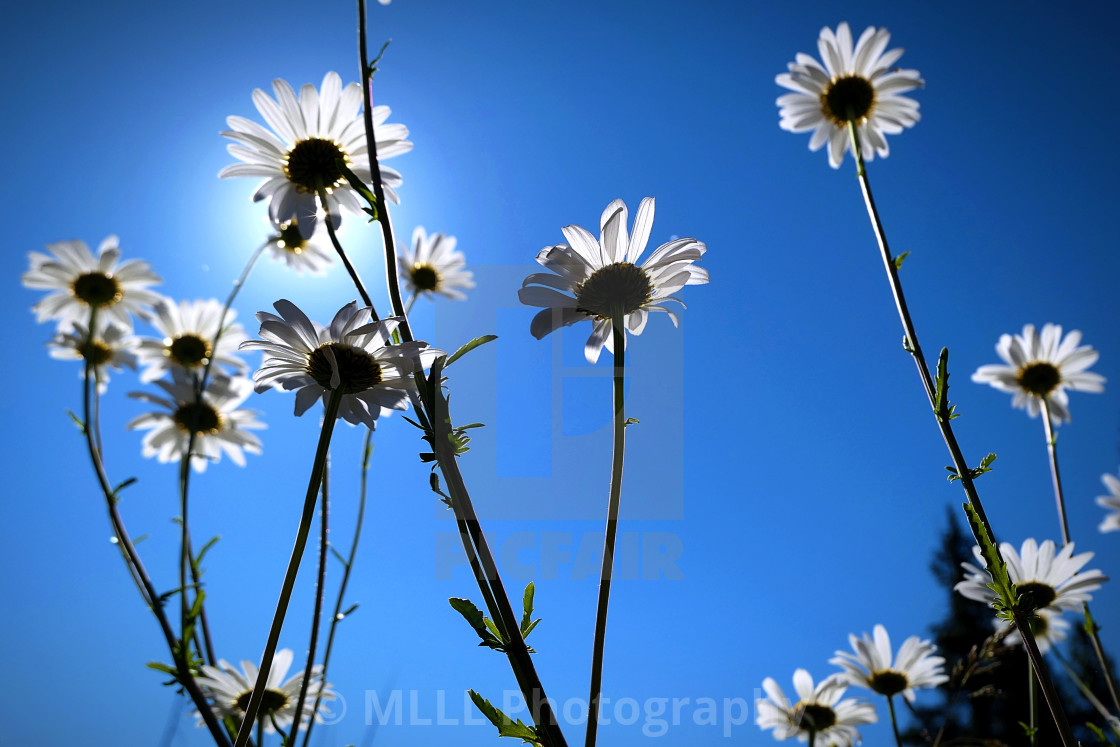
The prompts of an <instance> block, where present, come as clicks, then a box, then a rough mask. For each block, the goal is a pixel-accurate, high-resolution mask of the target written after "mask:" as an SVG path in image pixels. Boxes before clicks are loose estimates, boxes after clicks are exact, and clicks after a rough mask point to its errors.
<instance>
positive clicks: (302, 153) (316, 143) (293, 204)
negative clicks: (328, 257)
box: [218, 72, 412, 238]
mask: <svg viewBox="0 0 1120 747" xmlns="http://www.w3.org/2000/svg"><path fill="white" fill-rule="evenodd" d="M272 88H273V90H274V91H275V92H276V98H275V99H273V98H272V97H271V96H269V95H268V94H267V93H265V92H264V91H262V90H261V89H259V88H258V89H256V90H255V91H253V103H254V104H256V105H257V111H259V112H260V114H261V116H262V117H264V120H265V122H267V123H268V125H269V127H271V128H272V131H271V132H270V131H269V130H267V129H265V128H264V127H262V126H261V125H259V124H257V123H256V122H253V121H252V120H249V119H245V118H244V117H229V118H228V119H227V120H226V122H227V123H228V124H229V126H230V129H229V130H226V131H224V132H223V133H222V135H224V136H226V137H228V138H230V139H231V140H235V141H237V142H236V143H234V144H231V145H229V146H228V150H229V152H230V155H232V156H233V157H235V158H237V159H238V160H240V161H243V162H244V163H235V164H233V165H232V166H226V167H225V168H224V169H222V170H221V172H219V174H218V176H220V177H223V178H224V177H229V176H256V177H264V179H265V181H264V182H263V183H262V184H261V185H260V187H258V188H257V191H256V192H255V193H253V200H254V201H258V200H264V199H268V200H269V204H268V214H269V217H270V218H271V219H272V220H273V221H274V222H276V223H283V222H285V221H289V220H292V219H293V218H294V219H296V220H297V221H298V222H299V224H298V225H299V231H300V234H301V235H302V236H303V237H304V238H308V237H310V236H311V234H312V233H314V231H315V224H316V222H317V220H318V219H317V214H318V210H319V207H320V206H319V204H318V197H317V194H316V193H317V190H318V188H319V187H320V186H322V187H323V188H324V189H325V190H326V192H327V205H328V207H329V209H330V213H331V222H332V224H333V225H334V226H335V227H336V228H337V227H338V225H339V223H340V222H341V221H342V218H341V216H340V215H339V207H340V206H341V207H344V208H347V209H348V210H351V211H353V212H356V213H360V212H361V209H362V206H361V203H360V202H359V199H358V197H357V195H356V194H355V192H354V190H353V189H352V188H351V187H350V184H349V182H347V181H346V178H345V177H344V176H343V174H342V172H341V171H340V170H339V168H338V165H337V160H338V159H340V158H341V159H342V160H343V161H344V162H345V163H346V165H347V167H348V168H349V169H350V170H351V171H353V172H354V173H355V174H356V175H357V176H358V178H359V179H361V180H362V182H364V183H365V184H369V183H370V181H371V180H372V178H373V177H372V175H371V173H370V168H369V158H368V155H367V154H368V150H367V147H366V131H365V124H364V122H363V119H362V117H361V116H360V115H359V110H360V109H361V106H362V88H361V86H359V85H358V84H357V83H349V84H347V86H346V88H345V89H344V88H343V87H342V79H341V78H339V76H338V73H334V72H331V73H327V74H326V76H325V77H324V78H323V85H322V88H321V89H320V90H316V89H315V86H313V85H311V84H310V83H308V84H306V85H304V86H303V87H302V88H301V89H300V92H299V96H298V97H297V96H296V93H295V91H293V90H292V87H291V86H290V85H288V83H287V81H284V80H281V79H280V78H277V79H276V80H274V81H272ZM372 114H373V126H374V129H373V132H374V138H375V139H376V140H377V157H378V159H379V161H380V160H383V159H386V158H390V157H392V156H396V155H400V154H401V153H407V152H408V151H410V150H412V143H411V142H409V141H408V140H407V139H406V138H407V137H408V128H406V127H405V126H404V125H401V124H386V123H385V120H386V119H388V118H389V107H387V106H375V107H373V111H372ZM381 182H382V186H383V187H384V188H385V197H386V198H387V199H388V200H390V201H392V202H399V199H398V198H397V193H396V192H395V191H393V187H395V186H397V185H399V184H400V183H401V175H400V174H399V173H397V172H396V171H394V170H393V169H390V168H387V167H386V166H381Z"/></svg>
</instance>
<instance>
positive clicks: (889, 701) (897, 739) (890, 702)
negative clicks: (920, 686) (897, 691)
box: [887, 695, 902, 747]
mask: <svg viewBox="0 0 1120 747" xmlns="http://www.w3.org/2000/svg"><path fill="white" fill-rule="evenodd" d="M887 707H888V708H889V709H890V711H891V729H892V730H893V731H894V742H895V744H897V745H898V747H902V736H901V735H900V734H899V733H898V717H897V716H896V715H895V712H894V696H893V695H888V696H887Z"/></svg>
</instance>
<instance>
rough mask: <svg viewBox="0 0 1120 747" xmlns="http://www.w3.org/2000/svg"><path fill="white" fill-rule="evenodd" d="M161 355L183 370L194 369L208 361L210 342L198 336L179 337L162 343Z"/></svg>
mask: <svg viewBox="0 0 1120 747" xmlns="http://www.w3.org/2000/svg"><path fill="white" fill-rule="evenodd" d="M164 344H165V347H164V350H163V354H164V355H166V356H167V357H168V358H170V359H171V360H173V361H175V362H176V363H178V364H179V365H180V366H182V367H183V368H194V367H196V366H200V365H202V364H204V363H206V362H207V361H208V360H210V354H211V352H212V351H211V349H210V342H209V341H208V340H204V339H202V338H201V337H199V336H198V335H181V336H180V337H176V338H175V339H173V340H171V341H170V342H168V341H166V340H165V341H164Z"/></svg>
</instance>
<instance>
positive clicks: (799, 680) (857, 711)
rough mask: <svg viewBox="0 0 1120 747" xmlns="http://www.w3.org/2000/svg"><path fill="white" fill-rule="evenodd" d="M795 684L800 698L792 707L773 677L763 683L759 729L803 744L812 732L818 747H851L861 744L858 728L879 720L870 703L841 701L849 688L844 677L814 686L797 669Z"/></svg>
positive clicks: (758, 709)
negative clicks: (794, 738)
mask: <svg viewBox="0 0 1120 747" xmlns="http://www.w3.org/2000/svg"><path fill="white" fill-rule="evenodd" d="M793 684H794V688H795V690H796V692H797V698H798V699H797V702H796V703H795V704H792V705H791V704H790V701H789V698H787V697H786V694H785V693H784V692H782V688H781V687H779V686H778V683H777V682H775V681H774V680H773V679H772V678H770V677H767V678H766V679H765V680H764V681H763V683H762V689H763V691H764V692H765V693H766V698H760V699H759V700H756V701H755V713H756V716H755V723H756V724H758V726H759V728H760V729H773V730H774V739H777V740H784V739H789V738H790V737H796V738H798V739H799V740H800V741H802V742H803V741H805V740H806V739H807V738H808V735H809V733H810V730H812V731H813V732H815V734H816V743H817V744H827V745H834V747H851V745H853V744H857V743H859V741H860V734H859V731H857V730H856V728H855V727H857V726H861V725H863V724H873V723H875V722H876V721H877V720H878V716H877V715H876V713H875V706H873V705H871V704H870V703H866V702H864V701H862V700H859V699H856V698H848V699H846V700H841V699H840V698H841V697H842V696H843V695H844V691H845V690H846V689H847V682H846V681H845V680H844V679H843V677H842V676H841V675H833V676H831V677H828V678H826V679H825V680H824V681H823V682H821V683H819V684H818V685H816V686H815V687H814V686H813V678H812V677H811V676H810V675H809V673H808V672H807V671H805V670H804V669H798V670H797V671H796V672H794V674H793ZM814 727H815V728H814Z"/></svg>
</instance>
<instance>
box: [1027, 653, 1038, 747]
mask: <svg viewBox="0 0 1120 747" xmlns="http://www.w3.org/2000/svg"><path fill="white" fill-rule="evenodd" d="M1027 706H1028V708H1029V709H1030V710H1029V712H1028V716H1027V718H1029V719H1030V722H1029V723H1028V724H1027V726H1028V728H1029V729H1030V740H1031V747H1034V745H1035V741H1036V739H1035V732H1036V731H1037V730H1038V706H1037V704H1036V703H1035V700H1034V664H1031V661H1030V659H1027Z"/></svg>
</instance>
